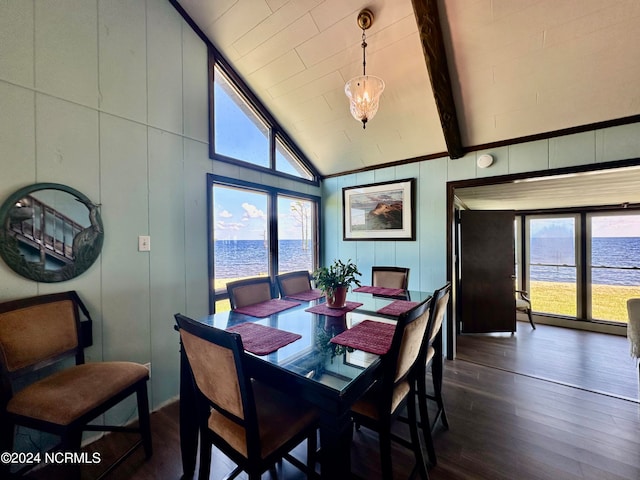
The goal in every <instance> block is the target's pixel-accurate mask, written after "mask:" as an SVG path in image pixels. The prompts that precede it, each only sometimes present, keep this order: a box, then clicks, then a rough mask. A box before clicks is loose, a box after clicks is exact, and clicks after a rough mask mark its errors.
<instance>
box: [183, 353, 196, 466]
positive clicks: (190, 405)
mask: <svg viewBox="0 0 640 480" xmlns="http://www.w3.org/2000/svg"><path fill="white" fill-rule="evenodd" d="M195 400H196V399H195V392H194V386H193V378H192V377H191V372H190V371H189V364H188V360H187V358H186V353H185V351H184V348H182V344H180V454H181V455H182V471H183V472H184V476H185V477H186V478H189V477H192V476H193V474H194V472H195V469H196V455H197V454H198V420H197V417H196V413H195V412H196V408H195Z"/></svg>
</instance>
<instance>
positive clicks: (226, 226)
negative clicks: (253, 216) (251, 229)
mask: <svg viewBox="0 0 640 480" xmlns="http://www.w3.org/2000/svg"><path fill="white" fill-rule="evenodd" d="M242 228H244V225H243V224H242V223H237V222H229V223H227V222H225V221H224V220H218V221H217V222H216V230H236V231H237V230H240V229H242Z"/></svg>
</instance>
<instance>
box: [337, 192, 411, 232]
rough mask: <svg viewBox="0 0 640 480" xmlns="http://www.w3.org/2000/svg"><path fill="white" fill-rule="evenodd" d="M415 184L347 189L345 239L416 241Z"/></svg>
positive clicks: (344, 193)
mask: <svg viewBox="0 0 640 480" xmlns="http://www.w3.org/2000/svg"><path fill="white" fill-rule="evenodd" d="M414 182H415V179H407V180H400V181H393V182H384V183H376V184H370V185H361V186H357V187H345V188H343V189H342V197H343V208H344V217H343V218H344V240H415V233H414V223H415V215H414V211H413V210H414V202H413V184H414Z"/></svg>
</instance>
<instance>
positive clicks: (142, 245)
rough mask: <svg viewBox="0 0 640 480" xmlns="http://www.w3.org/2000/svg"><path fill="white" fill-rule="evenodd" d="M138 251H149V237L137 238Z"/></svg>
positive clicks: (141, 236)
mask: <svg viewBox="0 0 640 480" xmlns="http://www.w3.org/2000/svg"><path fill="white" fill-rule="evenodd" d="M138 251H139V252H149V251H151V237H150V236H149V235H140V236H139V237H138Z"/></svg>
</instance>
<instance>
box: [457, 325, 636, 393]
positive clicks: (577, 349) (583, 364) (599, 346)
mask: <svg viewBox="0 0 640 480" xmlns="http://www.w3.org/2000/svg"><path fill="white" fill-rule="evenodd" d="M517 323H518V325H517V332H516V333H515V335H511V334H510V333H494V334H479V335H478V334H476V335H460V336H459V337H458V350H457V357H458V358H459V359H461V360H466V361H469V362H473V363H478V364H480V365H486V366H490V367H494V368H501V369H503V370H507V371H509V372H516V373H519V374H522V375H530V376H532V377H536V378H541V379H546V380H549V381H554V382H558V383H562V384H565V385H569V386H574V387H577V388H583V389H586V390H591V391H594V392H600V393H603V394H606V395H614V396H618V397H621V398H625V399H630V400H635V401H637V400H638V369H637V367H636V366H635V365H636V361H635V360H634V359H633V358H632V357H631V355H630V353H629V342H628V340H627V339H626V338H625V337H621V336H618V335H608V334H605V333H593V332H586V331H582V330H572V329H568V328H560V327H553V326H549V325H537V328H536V329H535V330H533V329H532V328H531V326H530V325H529V323H527V322H517Z"/></svg>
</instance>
